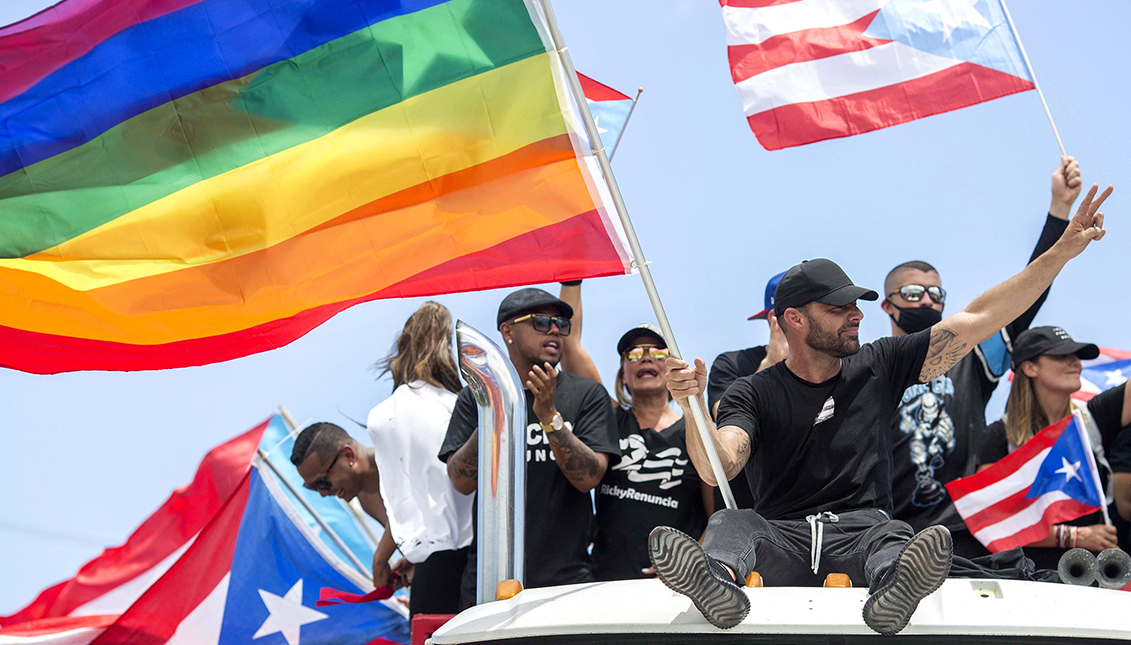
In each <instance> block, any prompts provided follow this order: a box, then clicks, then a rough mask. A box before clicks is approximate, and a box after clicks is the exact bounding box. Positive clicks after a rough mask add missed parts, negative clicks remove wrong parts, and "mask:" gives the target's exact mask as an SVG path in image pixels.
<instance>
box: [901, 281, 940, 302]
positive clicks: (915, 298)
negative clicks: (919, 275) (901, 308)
mask: <svg viewBox="0 0 1131 645" xmlns="http://www.w3.org/2000/svg"><path fill="white" fill-rule="evenodd" d="M897 293H898V294H899V295H900V297H902V298H903V299H904V300H906V301H907V302H919V301H920V300H922V299H923V294H924V293H925V294H927V295H929V296H931V300H934V301H935V302H937V303H939V304H942V303H944V302H946V289H943V288H942V287H936V286H934V285H932V286H930V287H924V286H923V285H921V284H905V285H903V286H902V287H900V288H899V289H898V290H896V291H892V292H891V293H889V294H888V297H889V298H890V297H892V296H894V295H895V294H897Z"/></svg>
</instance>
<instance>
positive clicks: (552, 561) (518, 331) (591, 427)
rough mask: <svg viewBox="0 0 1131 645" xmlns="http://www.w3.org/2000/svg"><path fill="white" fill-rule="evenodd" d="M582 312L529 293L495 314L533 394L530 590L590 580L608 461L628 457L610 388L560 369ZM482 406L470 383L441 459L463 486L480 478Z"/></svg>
mask: <svg viewBox="0 0 1131 645" xmlns="http://www.w3.org/2000/svg"><path fill="white" fill-rule="evenodd" d="M571 318H573V308H572V307H570V306H569V305H568V304H566V303H565V302H563V301H561V300H559V299H558V298H555V297H554V296H552V295H550V294H549V293H546V292H545V291H543V290H541V289H532V288H531V289H520V290H518V291H515V292H514V293H512V294H510V295H508V296H507V297H506V298H504V299H503V302H502V304H500V305H499V313H498V317H497V318H496V323H497V325H498V329H499V333H500V334H502V336H503V341H504V342H505V343H506V348H507V352H508V354H509V356H510V360H511V363H513V364H514V367H515V369H516V370H517V371H518V374H519V376H521V377H522V378H523V381H524V385H525V390H526V420H527V426H526V554H527V559H526V580H525V581H524V582H525V584H526V586H527V587H528V588H531V587H545V586H548V585H559V584H571V583H577V582H590V581H592V580H593V572H592V560H591V558H590V555H589V551H588V547H589V537H590V523H591V522H592V519H593V502H592V499H591V498H590V495H589V492H590V491H591V490H593V488H594V487H595V486H597V484H598V483H599V482H600V481H601V478H602V477H603V476H604V474H605V469H606V468H607V467H608V464H609V458H610V457H613V458H617V457H620V447H619V445H618V441H617V438H616V436H615V435H614V432H615V429H616V423H615V421H614V420H613V408H612V406H611V405H609V398H608V395H607V394H606V393H605V388H604V387H602V386H601V385H600V384H599V383H596V382H594V381H591V380H589V379H587V378H582V377H580V376H575V375H573V374H570V373H568V372H557V371H556V370H555V367H556V366H557V365H558V362H559V361H560V360H561V358H562V350H563V347H564V340H563V338H564V337H567V336H569V335H570V333H572V331H573V330H572V323H571ZM478 425H479V410H478V408H477V407H476V404H475V399H474V397H473V396H472V394H471V390H470V389H469V388H466V387H465V388H463V390H462V391H460V393H459V396H458V397H457V399H456V404H455V409H454V410H453V411H452V419H451V422H450V423H449V425H448V433H447V436H446V437H445V438H444V443H443V445H442V446H441V447H440V454H439V457H440V460H441V461H444V462H446V463H447V465H448V466H447V467H448V476H449V477H450V478H451V480H452V483H453V484H454V485H455V488H456V490H457V491H459V492H461V493H463V494H465V495H466V494H468V493H471V492H472V491H474V490H475V489H476V487H477V486H478V483H479V431H478ZM475 551H476V545H475V542H474V541H473V542H472V544H471V547H470V549H469V550H468V559H467V569H466V570H465V572H464V576H463V584H462V590H461V594H460V595H461V599H460V602H461V606H462V607H468V606H470V605H472V604H473V603H474V601H475V575H476V560H475Z"/></svg>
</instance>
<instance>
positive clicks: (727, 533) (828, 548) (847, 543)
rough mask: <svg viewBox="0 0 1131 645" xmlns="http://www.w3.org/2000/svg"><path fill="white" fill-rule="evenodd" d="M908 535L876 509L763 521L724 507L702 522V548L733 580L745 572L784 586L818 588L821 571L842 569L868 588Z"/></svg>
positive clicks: (908, 531)
mask: <svg viewBox="0 0 1131 645" xmlns="http://www.w3.org/2000/svg"><path fill="white" fill-rule="evenodd" d="M817 525H821V526H819V527H818V526H817ZM818 531H819V533H818ZM912 535H914V533H913V531H912V530H911V527H910V526H909V525H907V524H906V523H905V522H901V521H899V520H893V519H891V518H890V517H888V514H887V513H885V512H884V511H882V510H879V509H866V510H861V511H848V512H845V513H838V514H835V515H834V514H832V513H822V514H821V515H820V516H819V519H818V518H817V516H814V519H813V520H811V521H807V520H805V519H800V520H766V519H764V518H763V517H762V516H761V515H759V514H758V513H756V512H754V511H752V510H749V509H736V510H730V509H724V510H721V511H719V512H717V513H715V514H714V515H712V516H711V519H710V521H709V522H708V523H707V533H706V536H705V537H704V538H703V550H704V551H706V552H707V555H709V556H711V557H712V558H714V559H716V560H718V561H719V562H721V563H723V564H725V565H727V566H728V567H730V568H731V569H732V570H733V571H734V572H735V575H736V576H737V578H738V581H739V584H742V581H743V580H744V579H745V578H746V575H747V574H749V573H750V572H751V571H757V572H758V574H759V575H761V576H762V581H763V584H765V585H766V586H789V587H819V586H821V585H822V584H824V581H825V576H826V575H827V574H829V573H845V574H848V577H849V578H850V579H851V580H852V584H853V586H856V587H868V586H871V585H872V584H873V583H875V582H877V581H878V580H879V578H880V577H881V576H882V575H883V574H884V573H886V572H887V569H888V568H889V567H890V565H891V564H892V563H893V562H894V561H895V559H896V558H897V557H898V556H899V551H900V549H902V548H903V545H904V544H905V543H906V542H907V541H908V540H909V539H911V536H912ZM818 541H819V543H820V556H819V558H818V557H817V554H816V552H815V551H814V545H815V544H816V543H818ZM814 565H816V567H817V571H816V573H814V571H813V567H814Z"/></svg>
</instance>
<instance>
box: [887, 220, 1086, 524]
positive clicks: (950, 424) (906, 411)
mask: <svg viewBox="0 0 1131 645" xmlns="http://www.w3.org/2000/svg"><path fill="white" fill-rule="evenodd" d="M1067 226H1068V222H1066V221H1064V220H1060V219H1057V218H1055V217H1053V216H1051V215H1049V216H1048V217H1047V218H1046V219H1045V226H1044V229H1043V230H1042V231H1041V235H1040V238H1039V239H1038V240H1037V244H1036V246H1035V248H1034V249H1033V254H1032V256H1030V259H1029V261H1030V262H1032V261H1033V260H1034V259H1036V258H1037V257H1039V256H1040V255H1041V254H1042V253H1044V252H1045V251H1047V250H1048V249H1050V248H1052V245H1053V244H1055V243H1056V241H1057V240H1058V239H1060V236H1061V235H1062V234H1063V233H1064V229H1065V228H1067ZM1047 296H1048V290H1046V291H1045V292H1044V293H1043V294H1041V296H1040V297H1039V298H1038V299H1037V301H1036V302H1034V303H1033V305H1032V306H1030V307H1029V309H1028V310H1026V311H1025V313H1023V314H1021V315H1020V316H1018V317H1017V319H1016V320H1014V321H1013V322H1011V323H1010V324H1009V325H1008V326H1007V327H1006V328H1005V329H1003V330H1001V331H1000V332H998V333H996V334H994V335H993V336H991V337H990V338H988V339H986V340H985V341H983V342H981V343H979V344H978V345H977V346H976V347H975V348H974V351H972V352H970V353H969V354H967V355H966V356H965V357H964V358H963V359H962V360H961V361H959V362H958V364H957V365H955V366H954V367H952V368H951V369H950V371H948V372H947V373H946V374H944V375H942V376H940V377H938V378H936V379H935V380H933V381H931V382H930V383H922V384H915V385H912V386H911V387H910V388H908V389H907V391H906V392H904V393H903V399H902V400H901V401H900V405H899V409H898V410H897V411H896V414H895V417H894V418H893V419H892V424H891V443H892V451H893V452H892V468H893V474H892V497H893V500H894V502H895V509H894V512H893V514H892V516H893V517H895V518H896V519H898V520H903V521H904V522H907V523H908V524H910V525H911V527H912V528H913V529H915V531H921V530H923V529H925V528H927V527H928V526H931V525H934V524H942V525H944V526H946V527H948V528H949V529H950V530H951V531H952V532H954V531H965V530H966V524H965V523H964V522H963V521H962V518H961V516H959V515H958V511H956V510H955V508H954V503H953V502H951V500H950V495H949V494H948V493H947V490H946V484H947V483H949V482H952V481H954V480H955V479H958V478H960V477H966V476H968V475H972V474H973V473H974V469H975V466H976V464H977V457H978V450H979V448H980V446H981V442H982V437H983V435H984V434H985V431H986V405H988V404H989V402H990V397H991V396H992V395H993V393H994V390H995V389H996V388H997V385H998V383H999V382H1000V380H1001V377H1002V376H1003V375H1004V374H1005V373H1006V372H1007V371H1008V369H1009V359H1010V350H1011V348H1012V342H1013V339H1015V338H1017V336H1018V335H1019V334H1020V333H1021V332H1023V331H1025V330H1026V329H1028V328H1029V325H1030V324H1031V323H1032V322H1033V319H1034V318H1035V317H1036V316H1037V312H1038V311H1040V308H1041V305H1042V304H1044V301H1045V298H1046V297H1047Z"/></svg>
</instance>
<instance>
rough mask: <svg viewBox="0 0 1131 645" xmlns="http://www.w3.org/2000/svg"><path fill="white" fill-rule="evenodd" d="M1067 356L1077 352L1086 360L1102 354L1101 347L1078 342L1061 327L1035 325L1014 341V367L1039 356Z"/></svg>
mask: <svg viewBox="0 0 1131 645" xmlns="http://www.w3.org/2000/svg"><path fill="white" fill-rule="evenodd" d="M1046 354H1047V355H1049V356H1067V355H1069V354H1075V355H1077V356H1079V357H1080V358H1082V359H1084V360H1090V359H1093V358H1096V357H1097V356H1099V355H1100V348H1099V347H1096V346H1095V345H1093V344H1091V343H1078V342H1076V341H1074V340H1072V337H1071V336H1069V335H1068V332H1066V331H1064V330H1063V329H1061V328H1060V327H1034V328H1032V329H1026V330H1025V331H1023V332H1021V333H1020V334H1018V336H1017V340H1015V341H1013V369H1014V370H1016V369H1017V366H1018V365H1020V364H1022V363H1024V362H1025V361H1031V360H1033V359H1034V358H1036V357H1038V356H1044V355H1046Z"/></svg>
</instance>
